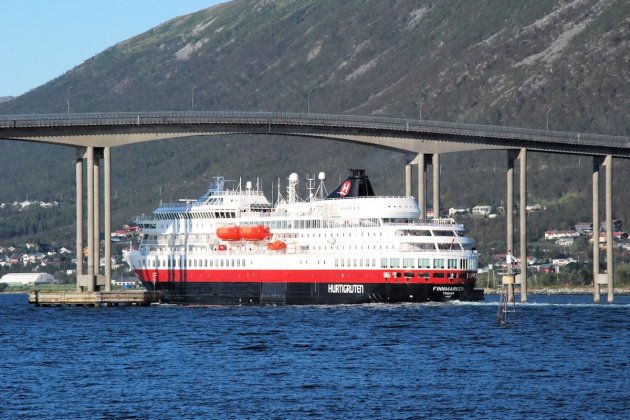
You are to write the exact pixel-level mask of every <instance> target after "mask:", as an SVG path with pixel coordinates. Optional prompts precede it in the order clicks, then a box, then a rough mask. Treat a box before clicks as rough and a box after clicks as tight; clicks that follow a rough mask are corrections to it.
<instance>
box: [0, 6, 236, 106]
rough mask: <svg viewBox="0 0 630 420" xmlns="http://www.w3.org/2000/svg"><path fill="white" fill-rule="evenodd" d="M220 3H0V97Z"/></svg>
mask: <svg viewBox="0 0 630 420" xmlns="http://www.w3.org/2000/svg"><path fill="white" fill-rule="evenodd" d="M225 1H226V0H0V96H18V95H21V94H23V93H26V92H27V91H29V90H31V89H33V88H36V87H37V86H40V85H42V84H44V83H46V82H48V81H49V80H51V79H54V78H55V77H57V76H61V75H62V74H64V73H65V72H66V71H68V70H70V69H72V68H73V67H75V66H77V65H79V64H81V63H82V62H83V61H85V60H87V59H88V58H90V57H92V56H94V55H96V54H98V53H99V52H101V51H103V50H105V49H106V48H108V47H111V46H112V45H115V44H116V43H118V42H120V41H123V40H125V39H128V38H131V37H132V36H134V35H138V34H140V33H142V32H144V31H146V30H148V29H151V28H153V27H155V26H157V25H159V24H160V23H162V22H166V21H167V20H169V19H171V18H174V17H176V16H181V15H185V14H188V13H192V12H196V11H198V10H201V9H204V8H206V7H210V6H212V5H214V4H217V3H224V2H225Z"/></svg>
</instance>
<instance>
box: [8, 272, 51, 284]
mask: <svg viewBox="0 0 630 420" xmlns="http://www.w3.org/2000/svg"><path fill="white" fill-rule="evenodd" d="M56 282H57V281H56V280H55V278H54V277H53V276H52V274H48V273H9V274H5V275H4V276H2V278H0V283H7V284H53V283H56Z"/></svg>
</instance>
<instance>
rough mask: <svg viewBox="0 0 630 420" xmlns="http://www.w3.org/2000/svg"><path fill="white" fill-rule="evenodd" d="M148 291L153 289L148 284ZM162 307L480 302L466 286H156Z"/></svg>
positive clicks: (475, 292) (478, 294) (478, 295)
mask: <svg viewBox="0 0 630 420" xmlns="http://www.w3.org/2000/svg"><path fill="white" fill-rule="evenodd" d="M145 286H146V287H147V289H148V290H153V288H154V285H153V284H152V283H147V284H146V285H145ZM155 290H157V291H159V292H160V301H161V302H162V303H170V304H183V305H334V304H357V303H402V302H445V301H451V300H459V301H479V300H483V299H484V296H483V290H479V289H474V288H473V287H472V286H469V285H435V284H392V283H368V284H351V285H350V284H325V283H186V282H169V283H157V284H156V285H155Z"/></svg>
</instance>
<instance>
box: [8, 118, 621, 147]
mask: <svg viewBox="0 0 630 420" xmlns="http://www.w3.org/2000/svg"><path fill="white" fill-rule="evenodd" d="M156 124H173V125H203V124H225V125H231V124H250V125H264V124H266V125H269V126H273V127H275V126H329V127H332V128H348V129H353V128H359V129H373V130H378V131H383V130H388V131H390V130H391V131H397V132H418V133H428V134H442V135H451V136H453V135H455V136H466V137H488V138H497V139H503V140H509V139H515V140H528V141H537V142H545V141H552V142H558V143H564V144H574V143H579V144H583V145H593V146H604V147H605V146H612V147H622V148H630V137H621V136H610V135H600V134H588V133H575V132H562V131H547V130H538V129H529V128H519V127H497V126H489V125H479V124H463V123H448V122H442V121H431V120H413V119H400V118H388V117H368V116H355V115H337V114H307V113H285V112H241V111H190V112H188V111H181V112H180V111H172V112H171V111H161V112H137V113H134V112H123V113H84V114H40V115H3V116H0V129H1V128H41V127H77V126H114V125H138V126H147V125H156Z"/></svg>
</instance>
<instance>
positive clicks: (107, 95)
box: [0, 0, 630, 250]
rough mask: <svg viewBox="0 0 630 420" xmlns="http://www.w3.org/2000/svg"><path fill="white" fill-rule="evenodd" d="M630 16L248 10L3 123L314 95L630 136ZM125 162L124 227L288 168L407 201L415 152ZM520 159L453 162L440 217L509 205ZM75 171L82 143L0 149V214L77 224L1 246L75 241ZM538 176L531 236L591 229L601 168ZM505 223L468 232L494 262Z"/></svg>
mask: <svg viewBox="0 0 630 420" xmlns="http://www.w3.org/2000/svg"><path fill="white" fill-rule="evenodd" d="M628 16H630V3H629V2H627V1H624V0H603V1H596V0H585V1H582V2H572V3H567V2H565V1H561V0H544V1H536V2H505V1H503V0H487V1H484V2H471V1H459V0H447V1H440V2H433V1H418V2H416V1H406V0H405V1H396V2H380V1H368V0H347V1H331V0H304V1H289V0H280V1H274V2H268V1H263V0H259V1H249V0H247V1H245V0H236V1H232V2H228V3H225V4H221V5H218V6H215V7H212V8H209V9H206V10H202V11H199V12H198V13H194V14H191V15H188V16H183V17H180V18H176V19H173V20H171V21H169V22H166V23H164V24H162V25H160V26H158V27H156V28H154V29H152V30H150V31H147V32H145V33H143V34H140V35H138V36H136V37H134V38H131V39H129V40H126V41H123V42H121V43H119V44H118V45H116V46H114V47H112V48H109V49H107V50H106V51H104V52H102V53H101V54H98V55H96V56H95V57H92V58H91V59H89V60H87V61H86V62H84V63H82V64H80V65H78V66H77V67H75V68H74V69H72V70H71V71H69V72H67V73H66V74H64V75H63V76H61V77H58V78H56V79H54V80H52V81H50V82H49V83H47V84H45V85H43V86H41V87H38V88H36V89H33V90H32V91H30V92H28V93H27V94H25V95H23V96H21V97H19V98H16V99H14V100H12V101H9V102H5V103H0V113H2V114H18V113H62V112H65V111H66V95H67V89H68V88H69V87H72V91H71V96H70V103H71V110H72V112H104V111H149V110H188V109H190V108H191V105H192V99H193V98H192V97H193V95H194V109H196V110H244V111H259V110H260V111H288V112H306V110H307V100H308V104H309V105H308V106H310V110H311V112H317V113H341V114H357V115H385V116H394V117H404V118H418V117H419V116H420V113H421V114H422V118H424V119H431V120H443V121H460V122H466V123H481V124H497V125H506V126H522V127H532V128H541V129H543V128H545V127H546V125H547V117H548V124H549V129H552V130H571V131H582V132H594V133H603V134H616V135H630V119H628V109H630V95H629V93H630V92H629V91H630V83H629V82H630V65H629V62H628V57H630V43H629V41H628V39H629V38H628V26H627V19H628ZM78 36H80V35H78ZM112 156H113V166H114V167H113V171H114V173H113V183H114V187H113V188H114V194H115V196H114V201H113V206H114V224H115V226H116V225H121V224H123V223H125V222H128V221H130V220H131V219H132V218H133V217H134V216H135V215H136V214H138V213H142V212H147V211H150V210H152V209H153V208H154V207H155V206H156V204H157V203H158V202H159V201H160V200H170V199H178V198H182V197H196V196H198V195H199V194H201V193H202V192H203V190H204V188H205V186H206V184H207V183H208V182H209V179H210V177H211V176H212V175H217V174H221V175H225V176H226V177H227V178H229V179H239V178H240V177H242V178H243V180H248V179H256V177H260V179H261V181H262V185H263V186H264V188H265V190H266V192H267V193H268V195H271V188H272V187H271V186H272V185H274V188H275V185H276V180H277V178H278V177H280V178H286V177H287V176H288V174H289V173H291V172H297V173H299V174H300V176H301V178H302V179H304V178H305V175H306V174H315V173H317V172H319V171H322V170H323V171H325V172H326V173H327V175H328V186H329V188H332V187H333V184H335V183H336V181H337V180H338V179H339V178H340V177H344V176H345V172H346V168H350V167H364V168H367V170H368V175H369V176H370V178H371V180H372V181H373V184H374V186H375V189H376V190H377V192H380V193H384V194H402V193H403V191H404V185H403V182H404V180H403V178H404V176H403V175H404V165H405V163H407V162H408V161H409V159H411V158H412V156H403V155H401V154H397V153H393V152H389V151H384V150H379V149H374V148H370V147H364V146H356V145H349V144H343V143H335V142H330V141H325V140H318V139H297V138H281V137H262V136H230V137H226V136H215V137H197V138H189V139H178V140H165V141H159V142H151V143H146V144H140V145H135V146H128V147H124V148H117V149H114V150H113V152H112ZM505 162H506V154H505V152H497V151H488V152H484V153H456V154H449V155H444V156H443V157H442V159H441V163H442V168H441V173H442V190H443V191H442V206H443V207H445V208H448V207H462V206H463V207H472V206H474V205H476V204H490V205H493V206H499V205H500V204H501V202H502V201H504V200H505V191H506V186H505ZM73 163H74V151H73V150H72V149H66V148H62V147H55V146H46V145H34V144H27V143H17V142H3V141H0V179H2V180H3V187H2V188H1V189H0V202H2V201H13V200H17V199H20V198H23V197H24V195H26V194H28V195H30V196H34V197H38V198H40V199H46V198H48V197H50V198H56V197H58V196H60V195H62V196H63V197H64V198H65V199H64V202H65V206H63V210H62V211H65V212H66V213H65V214H64V215H62V216H61V215H60V216H58V217H57V216H56V217H57V218H56V219H55V225H56V226H57V224H58V223H61V224H64V223H65V228H62V229H59V228H56V230H55V231H53V230H51V226H46V225H43V224H42V225H41V226H40V227H39V228H38V229H39V230H38V232H37V233H34V232H33V231H32V230H26V231H25V230H23V229H22V230H20V229H18V228H17V227H16V228H7V227H4V226H3V230H2V231H3V232H6V233H4V234H3V235H8V236H9V238H10V237H12V236H13V235H19V236H24V237H33V236H40V237H43V238H46V237H47V236H48V237H49V236H52V235H60V236H61V237H55V238H54V239H55V240H58V239H62V238H63V237H64V236H67V238H68V239H70V240H71V239H72V238H73V237H74V229H73V227H72V222H71V221H72V217H73V214H74V210H73V200H74V191H73V189H74V186H73V184H74V167H73ZM528 167H529V177H528V192H527V194H528V197H527V201H528V203H536V202H539V203H545V204H546V207H547V210H546V211H542V212H539V213H538V214H536V215H535V216H532V217H531V219H530V221H531V223H530V224H529V229H531V232H530V235H532V236H534V237H535V236H539V235H540V234H541V232H544V231H545V230H547V229H550V228H560V227H563V226H570V225H571V224H573V223H575V222H579V221H589V220H590V218H591V216H590V212H591V203H590V199H591V195H590V194H591V192H590V191H591V185H590V182H591V181H590V180H591V170H592V169H591V168H592V160H591V159H590V158H589V157H570V156H561V155H544V154H534V153H532V154H530V155H529V156H528ZM614 171H615V184H614V188H615V197H614V200H615V201H614V216H615V217H618V218H621V219H623V220H624V221H626V223H630V209H629V208H628V206H627V205H625V203H626V202H627V198H628V196H629V193H630V185H629V184H628V183H627V182H626V181H625V180H627V179H628V175H629V172H630V165H629V164H628V162H623V161H615V164H614ZM517 176H518V168H517ZM429 180H430V176H429ZM303 186H304V183H302V187H303ZM414 190H415V187H414ZM303 191H305V190H304V189H303ZM497 222H498V220H497ZM4 223H11V224H14V223H15V224H16V225H18V226H19V225H20V223H22V222H17V221H14V220H3V224H4ZM30 223H31V224H32V223H33V222H30ZM496 226H497V225H496V224H495V225H492V224H491V223H479V224H478V226H477V227H474V226H471V227H470V230H471V233H472V235H473V236H474V237H476V238H477V240H478V246H479V248H480V250H483V249H484V247H486V246H487V245H486V244H487V243H490V242H497V243H498V242H501V241H503V240H504V238H503V236H504V234H503V233H502V230H500V229H497V228H496ZM16 229H17V230H16ZM18 230H19V232H18ZM1 239H7V237H6V236H5V237H4V238H1ZM49 240H50V239H49Z"/></svg>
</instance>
